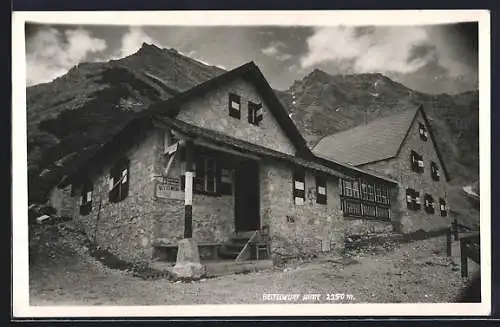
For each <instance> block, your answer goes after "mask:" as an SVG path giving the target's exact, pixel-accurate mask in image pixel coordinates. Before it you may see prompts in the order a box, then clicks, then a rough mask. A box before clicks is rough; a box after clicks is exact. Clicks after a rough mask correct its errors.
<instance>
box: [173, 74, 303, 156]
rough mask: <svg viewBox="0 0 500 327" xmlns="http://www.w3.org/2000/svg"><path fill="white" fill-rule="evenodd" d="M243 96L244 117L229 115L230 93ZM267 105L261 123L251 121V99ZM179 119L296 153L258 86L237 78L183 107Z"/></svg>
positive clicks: (274, 148) (242, 111) (264, 105)
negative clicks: (249, 103)
mask: <svg viewBox="0 0 500 327" xmlns="http://www.w3.org/2000/svg"><path fill="white" fill-rule="evenodd" d="M230 92H232V93H235V94H237V95H239V96H241V118H240V119H237V118H234V117H231V116H229V114H228V96H229V93H230ZM249 100H250V101H252V102H255V103H260V102H262V104H263V108H262V111H263V120H262V121H261V122H260V124H259V126H256V125H253V124H250V123H249V122H248V111H247V109H248V101H249ZM177 119H180V120H182V121H185V122H187V123H190V124H193V125H197V126H200V127H203V128H208V129H212V130H215V131H217V132H220V133H223V134H226V135H229V136H232V137H235V138H238V139H242V140H244V141H247V142H251V143H254V144H258V145H261V146H265V147H268V148H271V149H273V150H276V151H280V152H283V153H287V154H291V155H294V154H295V147H294V146H293V144H292V142H291V141H290V140H289V139H288V137H287V136H286V135H285V133H284V132H283V130H282V129H281V127H280V126H279V124H278V121H277V120H276V119H275V118H274V116H273V115H272V113H271V112H270V111H269V108H268V107H267V105H266V103H264V102H263V101H262V98H261V96H260V94H259V93H258V92H257V90H256V89H255V87H254V86H253V85H252V84H251V83H249V82H246V81H244V80H243V79H237V80H236V81H233V82H232V83H231V84H230V85H223V86H220V87H218V88H216V89H214V90H212V91H211V92H209V93H207V94H205V95H202V96H199V97H197V98H195V99H193V100H191V101H189V102H187V103H186V104H184V105H183V106H181V109H180V112H179V114H178V116H177Z"/></svg>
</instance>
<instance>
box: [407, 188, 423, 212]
mask: <svg viewBox="0 0 500 327" xmlns="http://www.w3.org/2000/svg"><path fill="white" fill-rule="evenodd" d="M406 206H407V207H408V209H410V210H420V192H419V191H416V190H414V189H412V188H407V189H406Z"/></svg>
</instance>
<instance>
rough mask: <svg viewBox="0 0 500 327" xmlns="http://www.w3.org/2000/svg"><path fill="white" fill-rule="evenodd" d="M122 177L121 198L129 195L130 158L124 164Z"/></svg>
mask: <svg viewBox="0 0 500 327" xmlns="http://www.w3.org/2000/svg"><path fill="white" fill-rule="evenodd" d="M120 179H121V185H120V200H123V199H125V198H126V197H127V196H128V190H129V185H130V161H129V160H126V161H125V162H124V164H123V168H122V170H121V176H120Z"/></svg>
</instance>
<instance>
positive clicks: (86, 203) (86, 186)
mask: <svg viewBox="0 0 500 327" xmlns="http://www.w3.org/2000/svg"><path fill="white" fill-rule="evenodd" d="M92 189H93V185H92V183H91V182H88V181H87V182H85V183H83V185H82V194H81V198H80V214H81V215H82V216H86V215H88V214H89V213H90V212H91V211H92Z"/></svg>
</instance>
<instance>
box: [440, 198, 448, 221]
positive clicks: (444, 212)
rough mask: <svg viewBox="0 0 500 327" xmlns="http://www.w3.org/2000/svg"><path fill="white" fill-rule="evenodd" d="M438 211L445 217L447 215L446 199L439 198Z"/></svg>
mask: <svg viewBox="0 0 500 327" xmlns="http://www.w3.org/2000/svg"><path fill="white" fill-rule="evenodd" d="M439 211H440V212H441V216H442V217H446V216H447V215H448V207H447V206H446V201H445V200H444V199H442V198H439Z"/></svg>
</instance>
